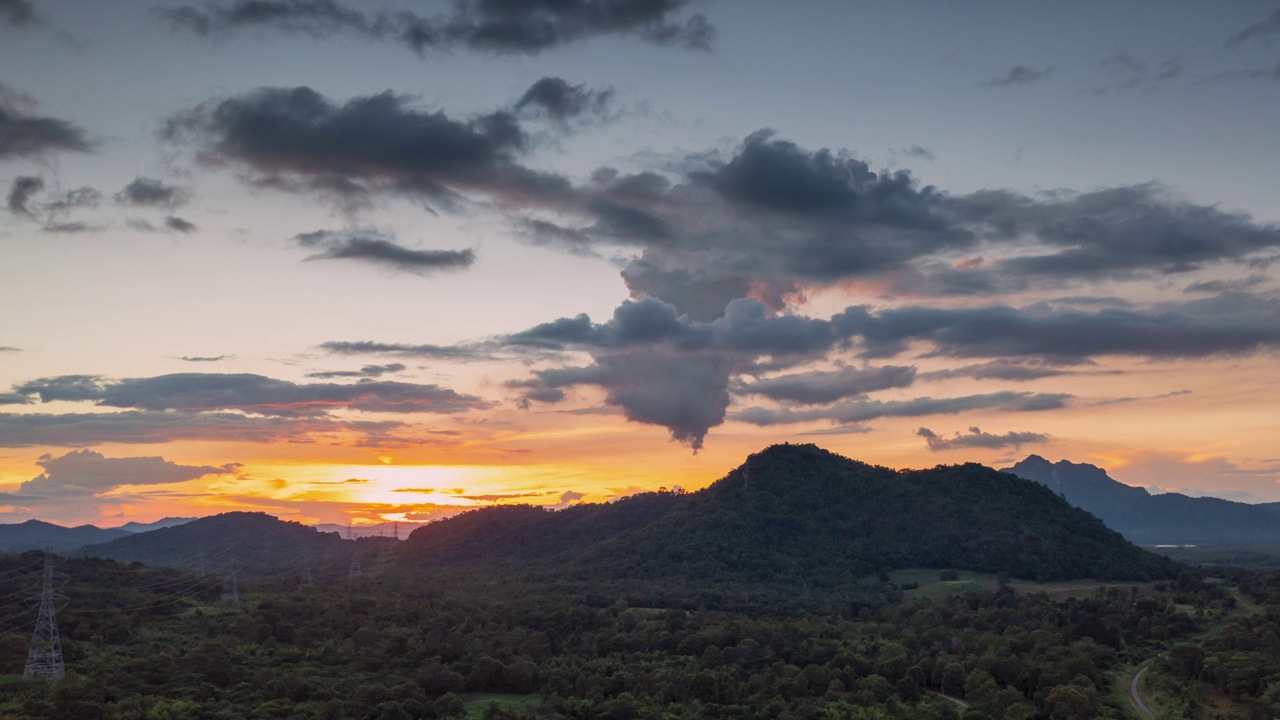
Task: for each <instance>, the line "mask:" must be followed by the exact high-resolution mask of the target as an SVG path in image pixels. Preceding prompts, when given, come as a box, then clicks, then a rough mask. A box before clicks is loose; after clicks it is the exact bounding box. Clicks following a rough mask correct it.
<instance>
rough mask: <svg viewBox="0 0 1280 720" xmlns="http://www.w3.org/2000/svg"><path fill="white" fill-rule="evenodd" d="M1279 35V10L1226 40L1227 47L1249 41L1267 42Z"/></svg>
mask: <svg viewBox="0 0 1280 720" xmlns="http://www.w3.org/2000/svg"><path fill="white" fill-rule="evenodd" d="M1278 34H1280V10H1277V11H1275V12H1274V13H1272V14H1271V16H1270V17H1268V18H1267V19H1265V20H1261V21H1259V22H1256V23H1254V24H1252V25H1250V26H1249V27H1247V28H1245V29H1243V30H1241V31H1240V32H1238V33H1236V34H1235V35H1232V36H1231V37H1230V38H1228V39H1227V46H1228V47H1234V46H1237V45H1240V44H1242V43H1245V42H1249V41H1250V40H1262V41H1263V42H1269V41H1270V40H1271V37H1272V36H1274V35H1278Z"/></svg>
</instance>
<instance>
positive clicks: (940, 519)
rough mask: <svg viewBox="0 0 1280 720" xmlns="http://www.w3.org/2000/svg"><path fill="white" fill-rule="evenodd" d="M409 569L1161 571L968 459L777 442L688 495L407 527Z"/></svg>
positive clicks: (1084, 520) (1050, 576) (1050, 500)
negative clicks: (510, 563) (847, 453)
mask: <svg viewBox="0 0 1280 720" xmlns="http://www.w3.org/2000/svg"><path fill="white" fill-rule="evenodd" d="M404 551H405V554H406V555H407V556H408V557H410V558H411V559H412V560H413V561H415V562H417V563H420V564H427V565H433V564H444V563H450V562H458V561H465V562H468V563H478V562H481V563H482V562H486V561H489V562H493V561H504V560H519V561H521V562H522V563H524V564H528V563H539V562H540V563H544V564H547V565H549V566H554V567H556V568H557V569H558V572H559V571H564V572H571V573H574V574H578V575H588V576H593V577H616V578H623V577H627V578H658V577H664V576H672V575H680V576H685V577H689V578H701V579H706V580H714V579H732V580H746V581H753V582H779V581H782V582H793V581H803V582H822V583H825V582H838V581H841V580H847V579H849V578H851V577H857V576H862V575H865V574H867V573H870V572H874V571H876V570H879V569H883V568H898V567H910V566H925V567H939V568H942V567H953V568H957V569H967V570H978V571H984V572H1005V573H1008V574H1010V575H1012V576H1014V577H1021V578H1041V579H1045V580H1059V579H1074V578H1084V577H1096V578H1107V579H1147V578H1153V577H1167V576H1169V575H1171V574H1172V573H1173V572H1174V571H1175V568H1176V566H1175V564H1174V563H1171V562H1170V561H1168V560H1167V559H1165V558H1161V557H1158V556H1156V555H1153V554H1151V553H1148V552H1146V551H1144V550H1141V549H1140V548H1137V547H1135V546H1133V545H1132V544H1130V543H1129V542H1127V541H1125V540H1124V538H1122V537H1121V536H1120V535H1119V534H1118V533H1115V532H1114V531H1112V530H1109V529H1107V528H1106V527H1105V526H1104V525H1103V524H1102V523H1101V522H1100V521H1099V520H1098V519H1097V518H1095V517H1093V516H1091V515H1089V514H1088V513H1086V512H1084V511H1082V510H1080V509H1078V508H1074V507H1071V506H1070V505H1069V504H1068V503H1066V502H1065V501H1063V500H1062V499H1061V498H1059V497H1058V496H1057V495H1056V494H1055V493H1053V492H1052V491H1050V490H1048V489H1047V488H1045V487H1043V486H1041V485H1039V484H1036V483H1033V482H1028V481H1026V480H1023V479H1021V478H1017V477H1014V476H1012V475H1009V474H1005V473H999V472H996V471H994V470H991V469H990V468H986V467H982V466H979V465H961V466H953V467H938V468H934V469H932V470H919V471H902V472H899V471H894V470H890V469H887V468H880V467H872V466H870V465H865V464H863V463H858V462H854V461H852V460H849V459H847V458H843V457H840V456H838V455H835V454H833V453H830V452H827V451H825V450H822V449H820V448H817V447H815V446H812V445H778V446H774V447H771V448H768V449H766V450H765V451H763V452H761V453H758V454H756V455H753V456H751V457H750V458H749V459H748V461H747V463H746V464H744V465H743V466H742V467H740V468H738V469H737V470H734V471H733V472H731V473H729V474H728V475H727V476H726V477H724V478H723V479H721V480H719V481H717V482H716V483H714V484H712V485H711V486H710V487H707V488H705V489H703V490H700V491H698V492H694V493H689V494H685V495H679V496H672V495H658V494H649V495H645V496H641V497H638V498H633V499H628V500H626V501H620V502H618V503H613V504H610V505H595V506H579V507H577V508H573V509H572V510H567V511H562V512H560V513H550V512H547V511H543V510H539V509H536V508H498V509H493V510H480V511H475V512H472V513H467V514H465V515H462V516H459V517H456V518H452V519H448V520H443V521H441V522H438V523H435V524H433V525H429V526H427V527H424V528H421V529H419V530H416V531H415V532H414V533H413V535H412V537H411V538H410V539H409V542H408V543H406V546H405V548H404Z"/></svg>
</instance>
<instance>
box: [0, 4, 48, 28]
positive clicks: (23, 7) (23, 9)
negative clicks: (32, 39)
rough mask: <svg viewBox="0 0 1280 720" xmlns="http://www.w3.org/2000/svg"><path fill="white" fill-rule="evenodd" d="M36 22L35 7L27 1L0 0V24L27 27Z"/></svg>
mask: <svg viewBox="0 0 1280 720" xmlns="http://www.w3.org/2000/svg"><path fill="white" fill-rule="evenodd" d="M38 22H39V20H38V19H37V18H36V9H35V6H34V5H32V4H31V3H30V2H28V0H0V23H3V24H6V25H10V26H12V27H28V26H32V25H36V24H37V23H38Z"/></svg>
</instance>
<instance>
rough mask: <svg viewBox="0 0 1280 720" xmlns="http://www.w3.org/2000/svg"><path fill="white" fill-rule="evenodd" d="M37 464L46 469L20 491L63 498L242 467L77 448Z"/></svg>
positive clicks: (159, 482)
mask: <svg viewBox="0 0 1280 720" xmlns="http://www.w3.org/2000/svg"><path fill="white" fill-rule="evenodd" d="M36 464H37V465H39V466H40V467H42V468H44V472H43V473H41V474H40V475H38V476H36V477H34V478H32V479H31V480H28V481H26V482H24V483H22V485H20V486H19V488H18V492H19V493H22V494H24V495H34V496H43V497H54V498H61V499H66V498H76V497H91V496H95V495H101V494H102V493H105V492H109V491H111V490H114V489H116V488H118V487H120V486H122V485H168V484H171V483H180V482H186V481H188V480H195V479H197V478H202V477H207V476H209V475H226V474H229V473H234V472H235V471H236V469H237V468H238V467H239V465H237V464H235V463H231V464H227V465H222V466H220V467H212V466H208V465H194V466H193V465H179V464H177V463H174V462H170V461H168V460H165V459H164V458H160V457H131V458H109V457H106V456H104V455H102V454H101V453H98V452H94V451H93V450H73V451H71V452H69V453H67V454H66V455H63V456H61V457H53V456H51V455H44V456H42V457H41V458H40V459H39V460H38V461H36Z"/></svg>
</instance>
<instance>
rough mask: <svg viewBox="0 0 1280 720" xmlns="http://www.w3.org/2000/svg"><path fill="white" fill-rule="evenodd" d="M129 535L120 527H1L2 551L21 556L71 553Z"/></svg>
mask: <svg viewBox="0 0 1280 720" xmlns="http://www.w3.org/2000/svg"><path fill="white" fill-rule="evenodd" d="M127 535H129V531H127V530H121V529H118V528H112V529H103V528H100V527H95V526H93V525H81V526H79V527H70V528H69V527H63V526H61V525H54V524H53V523H47V522H43V521H41V520H28V521H26V522H24V523H17V524H14V525H0V552H9V553H18V552H24V551H27V550H41V549H43V548H45V547H46V546H48V547H51V548H52V549H53V551H54V552H58V553H68V552H71V551H72V550H75V549H76V548H78V547H80V546H82V545H87V544H89V543H104V542H108V541H111V540H114V539H116V538H119V537H125V536H127Z"/></svg>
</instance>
